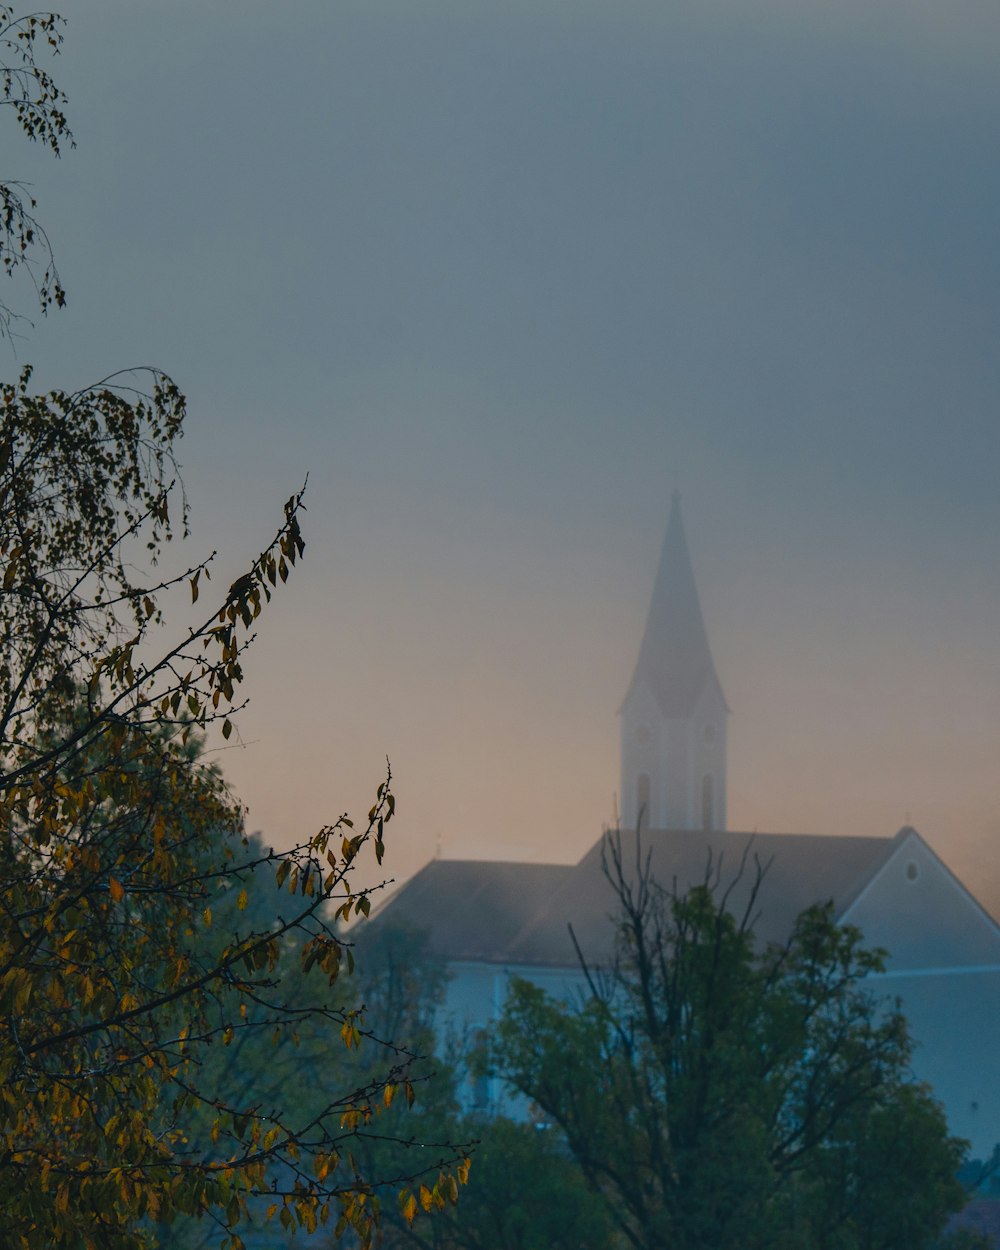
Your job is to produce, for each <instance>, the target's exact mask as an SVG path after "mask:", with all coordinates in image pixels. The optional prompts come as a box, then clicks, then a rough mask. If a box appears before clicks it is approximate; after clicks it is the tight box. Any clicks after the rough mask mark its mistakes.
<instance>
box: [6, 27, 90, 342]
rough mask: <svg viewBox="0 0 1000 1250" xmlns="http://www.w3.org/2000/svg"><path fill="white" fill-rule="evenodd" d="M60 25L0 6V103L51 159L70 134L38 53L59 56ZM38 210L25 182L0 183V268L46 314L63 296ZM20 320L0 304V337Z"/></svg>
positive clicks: (69, 140)
mask: <svg viewBox="0 0 1000 1250" xmlns="http://www.w3.org/2000/svg"><path fill="white" fill-rule="evenodd" d="M62 26H63V20H62V18H60V17H59V16H58V14H55V13H25V14H18V13H17V12H16V11H15V10H14V8H13V6H11V5H9V4H0V102H2V103H3V104H5V105H6V106H7V107H8V108H9V109H11V110H13V112H14V115H15V117H16V119H17V124H18V126H19V127H20V129H21V131H22V133H23V134H24V135H25V136H26V137H27V138H28V139H30V140H31V141H32V142H35V143H40V144H42V146H43V147H46V148H48V149H49V151H50V152H51V153H52V154H53V155H54V156H58V155H59V154H60V152H61V151H62V149H63V148H64V147H66V146H70V147H71V146H73V135H72V132H71V131H70V128H69V123H68V122H67V120H66V114H65V113H64V112H63V105H64V104H65V102H66V97H65V95H64V93H63V91H62V90H61V89H60V87H59V86H57V84H56V82H55V80H54V79H53V77H52V75H51V73H50V72H49V71H48V70H47V69H45V67H44V65H42V64H41V63H40V61H39V59H38V55H37V54H38V52H39V51H40V50H42V49H44V50H47V51H49V52H51V53H52V54H56V53H58V51H59V49H60V46H61V44H62V40H63V36H62ZM36 208H37V204H36V202H35V199H34V197H33V196H32V195H31V194H30V192H29V191H28V189H27V187H26V186H25V184H24V183H20V182H15V181H11V180H3V181H0V264H2V265H3V269H4V271H5V273H6V274H7V276H8V277H16V276H20V275H23V276H24V277H26V278H27V279H28V281H29V282H30V283H31V285H32V286H33V288H34V296H35V299H36V300H37V303H38V305H39V307H40V308H41V310H42V312H46V311H48V309H49V308H50V307H52V306H53V305H55V306H56V307H59V308H61V307H62V306H63V304H65V302H66V292H65V291H64V290H63V287H62V283H61V282H60V281H59V273H58V271H57V269H56V265H55V259H54V257H53V254H52V247H51V245H50V243H49V238H48V235H47V234H46V232H45V230H44V228H43V227H42V225H41V224H40V222H39V221H38V218H37V217H36V215H35V210H36ZM20 319H21V318H20V316H19V314H17V313H15V312H14V311H13V310H12V309H11V308H10V307H9V305H7V304H6V303H4V302H2V301H0V337H2V336H4V335H6V336H8V337H9V336H10V335H11V333H12V329H13V325H14V323H15V322H16V321H18V320H20Z"/></svg>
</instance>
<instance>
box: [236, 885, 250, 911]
mask: <svg viewBox="0 0 1000 1250" xmlns="http://www.w3.org/2000/svg"><path fill="white" fill-rule="evenodd" d="M248 901H249V895H248V894H247V892H246V890H240V892H239V895H238V897H237V899H236V906H237V907H238V908H239V909H240V911H246V909H247V903H248Z"/></svg>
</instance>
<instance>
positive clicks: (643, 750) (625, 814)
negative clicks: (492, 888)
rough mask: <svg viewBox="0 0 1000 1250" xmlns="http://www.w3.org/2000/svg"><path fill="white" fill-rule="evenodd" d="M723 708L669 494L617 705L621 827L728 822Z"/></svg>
mask: <svg viewBox="0 0 1000 1250" xmlns="http://www.w3.org/2000/svg"><path fill="white" fill-rule="evenodd" d="M728 714H729V708H728V707H727V706H726V700H725V696H724V695H723V693H722V686H721V685H720V683H719V678H718V675H717V674H716V671H715V665H714V663H713V662H712V653H711V651H710V650H709V646H708V638H707V636H706V634H705V622H704V620H703V619H702V615H701V605H700V604H699V602H698V591H697V589H696V588H695V584H694V571H693V570H692V568H691V557H690V556H689V555H688V549H687V539H686V538H685V537H684V523H683V521H682V520H681V509H680V500H679V498H678V495H677V492H676V491H675V492H674V496H673V502H672V504H671V508H670V521H669V523H668V525H667V536H666V538H665V539H664V541H663V551H662V553H661V555H660V567H659V569H658V570H657V573H656V584H655V586H654V587H653V600H652V603H651V604H650V607H649V617H648V619H647V621H646V632H645V634H644V635H643V639H642V646H641V647H640V648H639V659H638V661H637V662H636V666H635V673H634V674H633V676H632V682H631V685H630V686H629V688H628V694H626V696H625V702H624V703H623V704H622V708H621V718H622V764H621V767H622V773H621V797H620V803H621V824H622V828H623V829H634V828H635V827H636V824H637V823H638V821H639V818H640V813H641V814H642V825H643V827H644V828H646V829H720V830H721V829H725V828H726V717H727V715H728Z"/></svg>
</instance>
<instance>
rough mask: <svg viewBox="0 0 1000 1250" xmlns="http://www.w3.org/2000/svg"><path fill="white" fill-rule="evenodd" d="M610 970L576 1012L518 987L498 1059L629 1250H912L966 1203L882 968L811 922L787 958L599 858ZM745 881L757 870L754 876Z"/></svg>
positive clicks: (700, 902)
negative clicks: (869, 984) (612, 901)
mask: <svg viewBox="0 0 1000 1250" xmlns="http://www.w3.org/2000/svg"><path fill="white" fill-rule="evenodd" d="M605 867H606V872H607V875H608V877H609V880H610V882H611V884H612V886H613V887H614V889H615V892H616V895H617V900H618V905H619V915H618V940H617V949H616V958H615V961H614V963H613V966H612V967H611V968H610V969H608V970H606V971H605V972H604V973H593V972H591V973H588V976H589V982H590V989H591V992H590V995H589V998H588V1000H587V1001H586V1003H585V1004H584V1005H583V1006H582V1008H581V1009H579V1010H572V1009H570V1008H568V1007H567V1006H566V1005H565V1004H563V1003H559V1002H556V1001H554V1000H553V999H551V998H550V997H549V996H548V995H547V994H545V993H544V992H543V991H542V990H540V989H538V988H537V987H536V986H534V985H531V984H529V983H527V982H524V981H521V982H515V983H514V986H513V989H512V992H511V994H510V997H509V999H508V1002H507V1004H506V1008H505V1011H504V1014H503V1017H502V1020H501V1022H500V1025H499V1028H498V1030H497V1034H496V1037H495V1039H494V1045H493V1050H492V1057H493V1062H494V1063H495V1065H496V1067H497V1070H498V1071H499V1072H500V1073H502V1074H503V1075H504V1076H505V1077H506V1078H507V1080H508V1082H509V1083H510V1085H511V1086H512V1087H513V1088H514V1089H515V1090H517V1091H518V1092H520V1093H521V1094H523V1095H524V1096H526V1097H527V1098H529V1099H530V1100H531V1101H532V1102H533V1103H534V1104H535V1105H536V1106H538V1107H539V1108H540V1109H541V1113H542V1114H544V1115H545V1116H546V1117H547V1118H548V1119H550V1120H551V1121H553V1122H554V1123H555V1124H557V1125H558V1126H559V1127H560V1128H561V1129H562V1131H563V1132H564V1133H565V1136H566V1140H567V1142H568V1144H569V1148H570V1149H571V1151H572V1153H573V1155H574V1157H575V1158H576V1160H577V1161H578V1163H579V1165H580V1167H581V1168H582V1170H583V1172H584V1174H585V1175H586V1177H587V1179H588V1181H589V1182H590V1184H591V1185H592V1186H593V1187H594V1189H595V1190H597V1191H598V1192H599V1193H600V1194H601V1195H602V1196H603V1198H604V1200H605V1202H606V1204H607V1209H608V1212H609V1215H610V1217H611V1218H612V1219H613V1220H614V1222H615V1223H616V1225H617V1227H618V1228H619V1230H620V1231H621V1233H622V1234H623V1235H624V1236H625V1237H626V1238H627V1239H628V1240H629V1242H630V1243H631V1244H633V1245H635V1246H637V1247H644V1248H645V1247H648V1248H649V1250H653V1248H654V1247H656V1248H661V1247H663V1248H665V1247H670V1248H671V1250H695V1248H699V1250H700V1248H702V1247H706V1248H707V1247H712V1250H728V1248H730V1247H731V1248H732V1250H737V1247H738V1248H739V1250H753V1248H754V1247H761V1248H762V1250H763V1248H764V1247H768V1248H771V1250H773V1248H777V1247H786V1246H787V1247H789V1250H791V1247H796V1248H808V1247H822V1248H823V1250H890V1248H894V1247H899V1248H900V1250H902V1248H903V1247H908V1248H911V1250H913V1248H917V1247H920V1246H930V1245H931V1244H933V1239H934V1236H935V1234H936V1233H937V1232H938V1231H939V1230H940V1229H941V1227H942V1226H943V1223H944V1220H945V1218H946V1216H947V1215H948V1214H949V1213H950V1212H952V1211H955V1210H958V1209H959V1208H960V1207H961V1205H962V1203H963V1201H964V1193H963V1190H962V1187H961V1186H960V1185H959V1184H958V1182H957V1181H956V1179H955V1174H956V1171H957V1168H958V1165H959V1163H960V1161H961V1158H962V1154H963V1149H964V1143H962V1142H959V1141H957V1140H955V1139H953V1138H950V1137H949V1136H948V1134H947V1129H946V1125H945V1121H944V1117H943V1115H942V1113H941V1111H940V1109H939V1107H938V1106H937V1105H936V1104H935V1103H934V1102H933V1101H932V1100H931V1098H930V1096H929V1094H928V1092H927V1091H926V1090H925V1089H924V1088H923V1087H921V1086H919V1085H916V1084H914V1083H913V1082H912V1080H911V1079H910V1077H909V1075H908V1064H909V1041H908V1037H907V1032H906V1027H905V1023H904V1021H903V1020H902V1018H901V1017H900V1016H899V1015H898V1014H894V1013H892V1012H890V1011H885V1010H883V1009H882V1008H880V1007H879V1006H878V1005H877V1004H876V1002H875V1001H874V1000H873V998H872V997H871V996H870V995H869V994H868V993H867V992H866V991H865V989H864V988H863V983H864V978H865V976H866V975H867V974H868V973H870V972H874V971H877V970H879V969H880V968H881V966H882V963H881V955H880V954H879V953H878V952H873V951H868V950H866V949H865V948H864V947H863V945H862V943H861V936H860V934H859V933H858V932H857V931H856V930H853V929H851V928H849V927H840V926H838V925H836V924H835V923H834V920H833V916H832V910H831V909H830V908H829V907H814V908H811V909H809V910H808V911H806V912H805V913H804V914H803V915H802V916H800V917H799V919H798V921H797V922H796V925H795V929H794V932H793V933H792V935H791V936H790V938H789V940H788V942H787V943H786V944H784V945H782V946H773V947H769V948H767V949H766V950H760V949H758V948H757V946H756V945H755V943H754V940H753V933H752V928H751V924H750V917H751V916H752V915H753V912H754V907H755V900H756V897H757V893H758V890H759V887H760V883H761V879H762V874H761V873H760V871H759V870H758V876H757V881H756V886H755V888H754V890H753V891H752V897H751V902H750V905H749V906H748V908H747V910H746V912H745V913H744V915H743V917H742V919H741V918H740V917H737V916H734V915H733V914H731V913H730V912H729V911H728V909H727V907H726V902H727V900H726V899H725V898H718V897H716V894H715V893H714V892H713V890H712V889H711V888H710V886H709V884H708V883H707V882H706V884H705V885H703V886H700V887H697V888H695V889H693V890H691V891H690V892H689V893H688V894H686V895H678V894H676V893H670V892H668V891H665V890H663V889H661V888H660V887H659V886H658V885H657V883H656V882H655V881H654V880H653V879H652V877H651V876H650V873H649V868H648V864H647V867H646V869H645V870H641V869H640V871H638V873H637V874H636V875H634V876H633V875H630V874H629V873H628V872H627V871H626V869H625V868H624V865H623V858H622V844H621V840H620V838H618V839H614V838H612V839H609V841H608V843H607V845H606V861H605ZM744 867H745V866H744Z"/></svg>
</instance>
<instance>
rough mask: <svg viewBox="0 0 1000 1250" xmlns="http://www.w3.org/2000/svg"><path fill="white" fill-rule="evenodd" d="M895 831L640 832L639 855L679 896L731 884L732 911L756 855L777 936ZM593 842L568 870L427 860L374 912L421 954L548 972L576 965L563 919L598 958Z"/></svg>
mask: <svg viewBox="0 0 1000 1250" xmlns="http://www.w3.org/2000/svg"><path fill="white" fill-rule="evenodd" d="M905 832H908V831H904V830H900V833H899V834H898V835H897V836H896V838H861V837H816V836H813V835H809V834H775V833H762V834H749V833H718V832H715V833H701V832H690V831H682V832H675V831H653V832H649V833H643V835H642V839H641V853H642V855H643V856H645V854H646V853H647V852H648V853H649V854H650V855H651V859H652V870H653V875H654V876H655V878H656V879H657V881H659V882H660V883H661V884H663V885H664V886H667V887H668V888H669V887H670V886H671V885H673V884H674V883H676V885H677V888H678V889H679V890H681V891H684V890H686V889H688V888H690V887H691V886H693V885H697V884H700V883H702V882H704V881H705V880H706V876H707V874H711V876H712V880H713V881H717V882H718V887H719V888H720V889H723V890H724V889H727V888H729V887H730V885H732V887H733V888H732V892H731V894H730V908H731V910H733V911H737V912H739V911H742V910H743V909H745V907H746V905H747V899H748V897H749V891H750V888H751V885H752V883H753V880H754V875H755V863H756V862H759V863H760V864H761V866H765V867H766V873H765V876H764V880H763V883H762V885H761V889H760V893H759V895H758V898H757V906H756V913H757V914H756V917H755V925H754V931H755V933H756V934H757V936H758V937H759V938H760V939H761V940H762V941H772V940H775V941H778V940H781V939H783V938H785V937H787V936H788V934H789V932H790V930H791V927H792V924H793V922H794V920H795V917H796V916H797V915H798V914H799V913H800V912H801V911H803V910H804V909H805V908H806V907H808V906H810V905H811V904H812V903H817V902H826V901H827V900H832V901H833V903H834V906H835V909H836V912H837V914H838V915H840V914H842V913H843V911H844V910H845V909H846V908H847V906H848V905H849V904H850V903H851V901H852V900H853V899H854V898H855V897H856V895H857V894H858V892H859V891H860V890H861V889H862V888H863V887H864V885H865V884H866V883H867V882H868V881H869V880H870V879H871V878H872V876H873V875H874V873H875V872H876V871H877V870H878V868H879V867H881V865H882V864H883V863H884V862H885V861H886V859H887V858H888V857H889V855H890V854H891V853H892V851H893V848H894V847H895V846H896V845H897V841H898V839H899V838H900V837H901V836H903V834H904V833H905ZM622 844H623V849H624V852H625V862H626V864H627V865H634V863H635V835H634V834H631V835H625V836H623V838H622ZM602 846H603V840H602V841H600V842H598V843H597V844H596V845H595V846H594V847H593V848H592V849H591V850H590V851H589V852H588V853H587V854H586V855H585V856H584V857H583V859H582V860H581V861H580V862H579V863H578V864H576V865H575V866H561V865H556V864H517V863H490V862H478V861H474V860H434V861H433V862H432V863H430V864H428V865H427V867H426V868H424V869H423V870H422V871H421V872H419V873H417V875H416V876H415V877H413V878H412V879H411V880H410V881H409V882H408V883H407V884H406V885H405V886H403V887H402V889H401V890H399V892H398V893H397V894H396V895H395V896H394V897H393V898H392V899H390V900H389V902H388V903H386V904H385V906H384V907H383V908H381V909H380V912H379V916H380V917H382V918H385V919H386V920H389V921H392V920H400V921H404V922H406V923H409V924H411V925H415V926H417V927H419V928H422V929H424V930H425V931H427V932H428V934H429V936H430V941H431V946H432V949H433V950H434V951H435V952H436V953H438V954H440V955H441V956H443V957H445V958H447V959H452V960H473V959H474V960H485V961H489V962H494V963H503V964H510V965H528V966H539V965H544V966H550V967H571V966H575V964H576V962H577V959H576V954H575V952H574V948H573V943H572V940H571V938H570V936H569V926H570V925H571V924H572V926H573V930H574V932H575V934H576V936H577V940H578V941H579V943H580V946H581V949H582V951H583V954H584V956H585V957H586V958H587V960H588V961H590V962H594V963H599V962H601V961H602V960H604V959H606V958H607V956H608V954H609V952H610V948H611V942H612V936H613V923H612V920H611V913H612V911H613V908H614V899H613V896H612V892H611V888H610V886H609V885H608V882H607V880H606V878H605V876H604V873H603V870H602V866H601V852H602ZM744 863H745V869H744V872H743V874H742V877H741V878H740V879H739V881H736V878H737V877H739V869H740V865H741V864H744ZM734 881H736V883H735V884H733V883H734Z"/></svg>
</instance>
